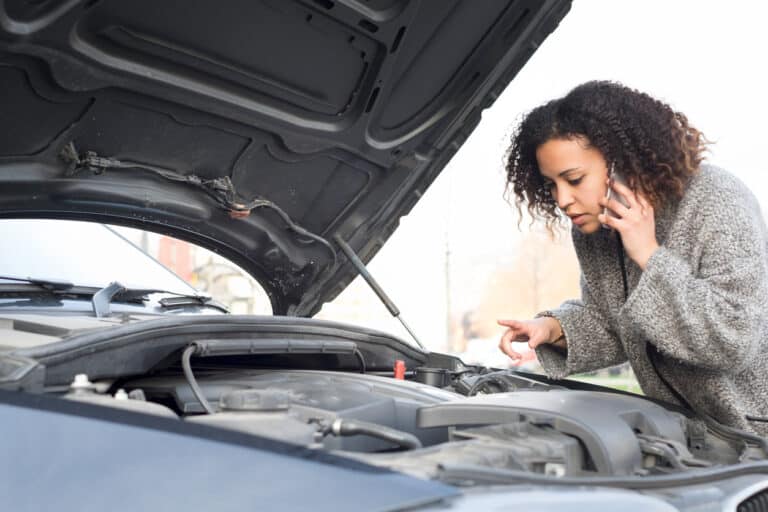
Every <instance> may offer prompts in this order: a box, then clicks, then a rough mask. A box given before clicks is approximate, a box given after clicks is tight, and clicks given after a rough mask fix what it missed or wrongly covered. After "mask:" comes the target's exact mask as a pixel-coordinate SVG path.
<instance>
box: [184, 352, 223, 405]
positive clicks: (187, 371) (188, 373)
mask: <svg viewBox="0 0 768 512" xmlns="http://www.w3.org/2000/svg"><path fill="white" fill-rule="evenodd" d="M195 350H197V346H196V345H190V346H188V347H187V348H185V349H184V353H183V354H182V355H181V367H182V368H183V369H184V376H185V377H186V378H187V383H188V384H189V387H190V388H192V394H193V395H195V398H197V401H198V402H200V405H202V406H203V409H205V412H206V413H208V414H213V413H215V412H216V411H214V410H213V407H211V404H210V403H209V402H208V399H206V398H205V395H203V391H202V390H201V389H200V386H198V385H197V380H195V374H194V373H192V364H191V363H190V360H191V359H192V354H194V353H195Z"/></svg>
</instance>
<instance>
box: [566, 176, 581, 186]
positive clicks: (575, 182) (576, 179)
mask: <svg viewBox="0 0 768 512" xmlns="http://www.w3.org/2000/svg"><path fill="white" fill-rule="evenodd" d="M581 178H583V176H582V177H581ZM581 178H575V179H572V180H568V183H570V184H571V185H574V186H576V185H578V184H579V183H581Z"/></svg>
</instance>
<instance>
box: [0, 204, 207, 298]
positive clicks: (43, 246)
mask: <svg viewBox="0 0 768 512" xmlns="http://www.w3.org/2000/svg"><path fill="white" fill-rule="evenodd" d="M0 240H2V247H3V248H2V250H1V251H0V275H5V276H13V277H20V278H26V277H32V278H35V279H52V280H57V281H68V282H71V283H72V284H75V285H78V286H94V287H99V288H101V287H104V286H107V285H108V284H110V283H111V282H114V281H117V282H119V283H121V284H122V285H124V286H126V287H128V288H152V289H161V290H166V291H169V292H174V293H180V294H194V293H196V291H195V289H194V288H193V287H192V286H190V285H189V284H187V283H186V282H184V281H183V280H182V279H181V278H180V277H178V276H177V275H176V274H174V273H172V272H171V271H170V270H168V269H167V268H165V267H164V266H162V265H161V264H160V263H158V262H157V261H156V260H154V259H153V258H151V257H149V256H148V255H147V254H145V253H144V252H142V251H141V250H140V249H139V248H138V247H136V246H135V245H133V244H132V243H131V242H129V241H128V240H126V239H125V238H123V237H122V236H121V235H120V234H118V233H117V232H116V231H114V230H112V229H111V228H109V227H107V226H104V225H103V224H95V223H90V222H76V221H64V220H56V221H51V220H41V219H8V220H0ZM0 282H8V281H3V280H0Z"/></svg>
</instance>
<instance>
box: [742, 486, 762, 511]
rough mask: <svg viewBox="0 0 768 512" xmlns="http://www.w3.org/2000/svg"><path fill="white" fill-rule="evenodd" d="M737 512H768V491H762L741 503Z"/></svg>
mask: <svg viewBox="0 0 768 512" xmlns="http://www.w3.org/2000/svg"><path fill="white" fill-rule="evenodd" d="M736 511H737V512H768V490H766V491H760V492H758V493H757V494H753V495H752V496H750V497H749V498H747V499H745V500H744V501H742V502H741V503H739V506H738V508H737V509H736Z"/></svg>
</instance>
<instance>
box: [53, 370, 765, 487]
mask: <svg viewBox="0 0 768 512" xmlns="http://www.w3.org/2000/svg"><path fill="white" fill-rule="evenodd" d="M171 373H172V372H171ZM196 373H197V377H196V380H197V385H199V388H200V389H201V390H202V393H203V394H204V396H205V399H206V400H207V401H209V403H210V404H211V406H212V408H213V412H212V413H207V412H206V410H205V408H204V407H203V406H202V405H201V403H200V400H198V398H197V397H196V396H195V393H194V392H193V386H190V383H189V382H188V380H187V379H185V377H184V376H183V375H178V374H177V375H159V376H151V377H144V378H137V379H131V380H128V381H124V382H121V383H120V386H121V387H120V388H119V389H118V390H117V391H115V392H114V393H113V394H112V396H110V395H109V394H108V392H104V393H99V392H98V391H97V389H98V388H99V387H101V388H102V389H104V388H105V385H104V384H103V385H101V386H99V385H98V383H89V384H90V386H89V385H87V384H86V385H80V386H74V388H73V389H72V390H70V391H69V392H68V393H67V394H66V395H65V397H67V398H71V399H75V400H83V401H96V402H98V403H100V404H101V405H108V406H113V407H125V408H131V409H133V410H136V411H139V412H145V413H150V414H160V415H163V416H167V417H174V418H179V419H180V420H182V421H187V422H192V423H196V424H202V425H207V426H211V427H216V428H223V429H229V430H235V431H238V432H243V433H247V434H250V435H255V436H259V437H263V438H268V439H272V440H276V441H280V442H286V443H291V444H295V445H301V446H304V447H307V448H312V449H317V450H323V451H327V452H331V453H335V454H338V455H342V456H345V457H349V458H354V459H358V460H361V461H363V462H366V463H369V464H373V465H378V466H383V467H387V468H390V469H393V470H397V471H401V472H404V473H408V474H411V475H415V476H419V477H422V478H435V477H437V476H438V475H439V472H440V469H441V468H443V467H446V466H450V465H452V464H456V465H462V466H466V465H468V464H469V465H476V466H478V467H483V468H494V469H503V470H515V471H525V472H530V473H536V474H541V475H548V476H552V477H563V476H589V475H600V476H643V475H659V474H667V473H674V472H680V471H685V470H687V469H692V468H703V467H709V466H712V465H716V464H728V463H734V462H737V461H739V460H744V458H745V457H756V458H758V457H759V455H758V453H759V452H758V451H757V450H756V449H754V448H751V449H745V448H744V446H743V445H739V444H738V443H733V442H731V441H730V440H727V439H722V438H719V437H718V436H716V435H713V433H711V432H708V431H707V430H706V428H705V427H703V426H702V425H700V424H698V423H697V422H696V421H695V420H691V419H689V418H687V417H686V416H685V415H683V414H681V413H678V412H672V411H670V410H668V409H666V408H664V407H662V406H660V405H658V404H655V403H653V402H651V401H649V400H646V399H644V398H642V397H639V396H630V395H628V394H621V393H613V392H610V391H589V390H570V389H566V388H564V387H561V386H556V385H548V384H544V383H542V382H539V381H537V380H535V379H533V378H530V377H528V376H524V375H519V374H517V372H515V371H514V370H497V371H494V370H491V369H487V368H478V369H465V370H463V371H462V372H460V373H459V374H458V375H456V374H452V373H451V372H445V374H446V376H447V377H446V380H447V385H446V386H443V387H437V386H434V385H431V384H428V383H425V382H419V380H416V379H417V375H418V378H419V379H420V380H425V378H424V375H428V376H429V380H431V379H433V375H434V374H435V373H441V372H438V369H436V368H432V369H430V371H429V372H426V371H424V370H422V371H421V372H416V371H411V372H408V373H407V374H406V376H405V378H403V379H397V378H394V377H393V376H384V375H371V374H362V373H353V372H338V371H321V370H275V369H260V370H252V369H239V368H225V367H224V366H221V365H210V364H203V365H199V367H198V369H197V370H196ZM79 378H80V379H81V380H82V379H84V377H82V376H81V377H79ZM106 389H107V390H112V389H114V383H109V385H108V386H107V387H106ZM746 450H749V451H746Z"/></svg>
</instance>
